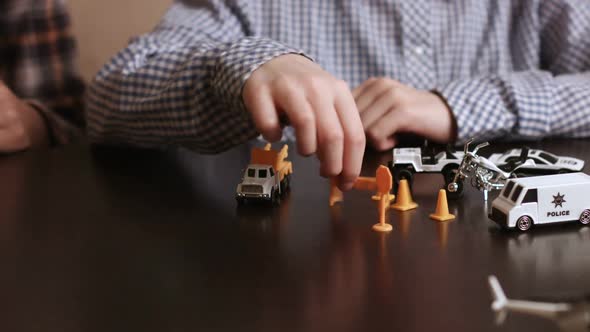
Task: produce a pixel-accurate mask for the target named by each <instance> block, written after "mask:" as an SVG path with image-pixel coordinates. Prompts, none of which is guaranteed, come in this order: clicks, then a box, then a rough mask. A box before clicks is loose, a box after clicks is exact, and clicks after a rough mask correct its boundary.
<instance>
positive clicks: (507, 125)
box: [435, 72, 553, 144]
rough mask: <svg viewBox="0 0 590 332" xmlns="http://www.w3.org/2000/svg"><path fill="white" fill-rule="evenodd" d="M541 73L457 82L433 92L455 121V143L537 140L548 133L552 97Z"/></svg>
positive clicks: (547, 81) (549, 129)
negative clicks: (445, 103)
mask: <svg viewBox="0 0 590 332" xmlns="http://www.w3.org/2000/svg"><path fill="white" fill-rule="evenodd" d="M546 76H547V75H546V74H545V73H542V72H521V73H512V74H508V75H506V76H503V77H500V76H486V77H480V78H474V79H466V80H457V81H453V82H450V83H448V84H446V85H443V86H440V87H438V88H436V89H435V91H436V92H437V93H439V94H440V95H441V96H442V97H443V98H444V99H445V100H446V102H447V104H448V105H449V106H450V107H451V111H452V112H453V115H454V116H455V119H456V120H457V143H459V144H461V143H464V142H465V141H467V140H468V139H470V138H476V140H478V141H481V140H491V139H503V138H509V139H538V138H540V137H543V136H546V135H548V134H550V132H551V124H550V110H551V100H553V93H552V92H551V86H552V85H551V84H550V82H551V81H550V79H548V77H546Z"/></svg>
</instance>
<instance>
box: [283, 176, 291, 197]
mask: <svg viewBox="0 0 590 332" xmlns="http://www.w3.org/2000/svg"><path fill="white" fill-rule="evenodd" d="M289 189H291V174H289V175H285V177H284V178H283V181H281V193H283V194H284V193H285V192H286V191H289Z"/></svg>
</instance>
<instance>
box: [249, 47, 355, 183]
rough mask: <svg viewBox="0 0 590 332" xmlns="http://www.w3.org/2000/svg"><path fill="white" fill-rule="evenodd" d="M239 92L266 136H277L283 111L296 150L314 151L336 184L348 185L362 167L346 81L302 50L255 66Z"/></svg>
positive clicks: (324, 171)
mask: <svg viewBox="0 0 590 332" xmlns="http://www.w3.org/2000/svg"><path fill="white" fill-rule="evenodd" d="M242 96H243V100H244V104H245V105H246V108H247V109H248V111H249V112H250V113H251V114H252V118H253V120H254V123H255V125H256V128H257V130H258V131H259V132H260V133H261V134H262V135H263V137H264V138H265V139H266V140H268V141H271V142H272V141H276V140H278V139H280V137H281V130H282V128H281V123H280V118H281V117H283V116H286V117H287V118H288V119H289V123H290V124H291V125H292V126H293V127H294V129H295V135H296V138H297V149H298V152H299V153H300V154H302V155H311V154H317V156H318V158H319V160H320V163H321V168H320V174H321V175H322V176H324V177H335V176H337V177H338V185H339V187H340V188H341V189H343V190H348V189H350V188H352V185H353V183H354V181H355V180H356V178H357V177H358V175H359V173H360V169H361V164H362V159H363V154H364V149H365V135H364V132H363V126H362V124H361V120H360V117H359V112H358V110H357V108H356V105H355V102H354V98H353V97H352V94H351V91H350V89H349V87H348V86H347V84H346V83H345V82H343V81H341V80H339V79H337V78H335V77H333V76H332V75H331V74H329V73H328V72H326V71H324V70H323V69H322V68H321V67H320V66H319V65H317V64H315V63H314V62H312V61H311V60H309V59H307V58H305V57H303V56H300V55H295V54H288V55H283V56H279V57H277V58H275V59H273V60H271V61H269V62H267V63H266V64H264V65H262V66H261V67H260V68H258V69H257V70H255V71H254V72H253V73H252V75H251V76H250V78H249V79H248V80H247V81H246V84H245V86H244V90H243V95H242Z"/></svg>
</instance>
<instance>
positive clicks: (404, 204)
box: [391, 179, 418, 211]
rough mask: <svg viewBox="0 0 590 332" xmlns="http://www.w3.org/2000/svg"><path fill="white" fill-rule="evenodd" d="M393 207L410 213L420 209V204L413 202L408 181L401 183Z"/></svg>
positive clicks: (404, 180) (402, 180) (403, 180)
mask: <svg viewBox="0 0 590 332" xmlns="http://www.w3.org/2000/svg"><path fill="white" fill-rule="evenodd" d="M391 207H392V208H393V209H396V210H398V211H408V210H412V209H415V208H417V207H418V204H416V202H414V201H413V200H412V193H411V192H410V186H409V185H408V180H406V179H401V180H400V181H399V188H398V190H397V200H396V201H395V203H394V204H393V205H392V206H391Z"/></svg>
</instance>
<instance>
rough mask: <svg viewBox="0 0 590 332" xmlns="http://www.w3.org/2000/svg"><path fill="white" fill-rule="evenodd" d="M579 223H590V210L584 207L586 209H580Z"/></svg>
mask: <svg viewBox="0 0 590 332" xmlns="http://www.w3.org/2000/svg"><path fill="white" fill-rule="evenodd" d="M580 224H582V225H588V224H590V210H588V209H586V210H584V211H582V214H581V215H580Z"/></svg>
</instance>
